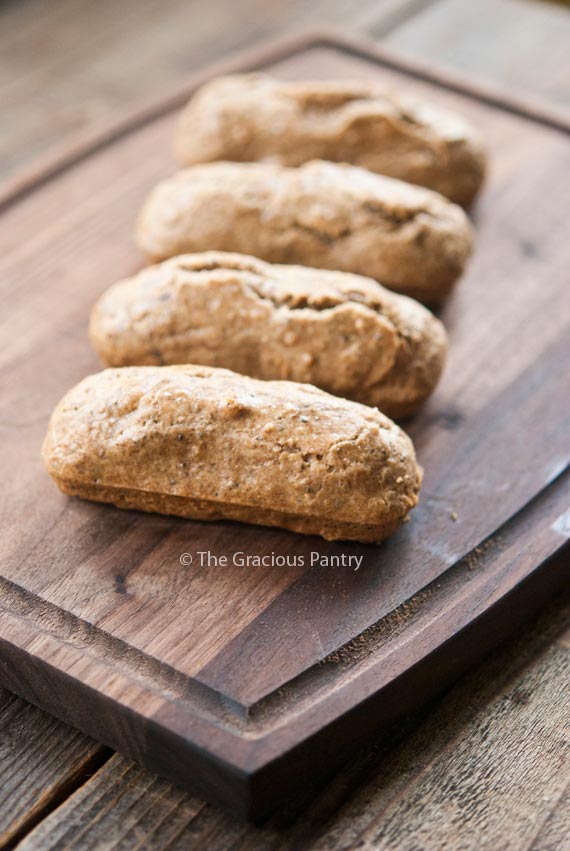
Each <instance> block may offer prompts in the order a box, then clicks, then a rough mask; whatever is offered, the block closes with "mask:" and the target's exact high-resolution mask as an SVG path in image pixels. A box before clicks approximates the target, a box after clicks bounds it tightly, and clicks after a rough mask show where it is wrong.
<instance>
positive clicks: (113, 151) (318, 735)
mask: <svg viewBox="0 0 570 851" xmlns="http://www.w3.org/2000/svg"><path fill="white" fill-rule="evenodd" d="M252 68H266V69H268V70H270V71H271V72H273V73H275V74H276V75H278V76H283V77H285V78H302V77H320V78H340V77H346V76H348V77H359V76H363V77H367V78H372V79H378V80H380V81H382V82H385V83H388V84H395V85H396V86H398V87H399V88H400V89H402V90H406V91H411V92H414V93H416V94H418V95H425V96H426V97H429V98H430V99H432V100H433V101H434V102H436V103H440V104H441V105H442V106H449V107H451V108H453V109H457V110H459V111H460V112H462V113H464V114H465V115H466V116H467V117H468V118H470V119H472V120H473V122H474V123H475V124H476V125H478V126H479V127H480V128H481V130H482V131H483V133H484V135H485V137H486V139H487V141H488V144H489V147H490V152H491V162H492V164H491V170H490V176H489V180H488V184H487V186H486V188H485V191H484V193H483V195H482V197H481V199H480V201H479V202H478V204H477V206H476V208H475V209H474V210H473V217H474V221H475V225H476V228H477V231H478V247H477V252H476V255H475V257H474V259H473V262H472V263H471V265H470V268H469V272H468V274H467V275H466V277H465V278H464V279H463V281H462V282H461V284H460V286H459V287H458V289H457V292H456V294H455V295H454V296H453V297H452V298H451V299H450V300H449V302H448V303H447V305H446V306H445V309H444V310H443V312H442V316H443V319H444V321H445V323H446V325H447V327H448V329H449V333H450V338H451V350H450V357H449V365H448V367H447V369H446V371H445V374H444V377H443V381H442V383H441V386H440V388H439V389H438V391H437V392H436V393H435V395H434V396H433V398H432V399H431V400H430V402H429V403H428V404H427V405H426V407H425V409H424V410H423V412H422V413H421V414H420V415H419V416H417V417H416V418H415V419H414V420H413V421H411V422H410V423H408V424H407V428H408V430H409V432H410V434H411V435H412V437H413V439H414V441H415V443H416V447H417V451H418V455H419V460H420V462H421V464H422V465H423V467H424V468H425V483H424V487H423V491H422V494H421V501H420V505H419V507H418V508H417V510H416V511H414V512H413V516H412V519H411V521H410V522H409V523H408V524H406V525H405V526H404V527H403V528H402V529H401V531H400V532H398V534H396V535H395V536H394V537H393V538H392V539H391V540H389V541H388V542H386V543H385V544H383V545H382V546H363V545H350V544H347V545H339V544H327V543H325V542H323V541H321V540H318V539H316V538H305V537H302V536H297V535H294V534H291V533H286V532H280V531H274V530H269V529H263V528H256V527H248V526H239V525H235V524H230V523H214V524H206V523H193V522H190V521H183V520H179V519H174V518H168V517H160V516H152V515H144V514H139V513H136V512H126V511H120V510H118V509H115V508H112V507H109V506H104V505H96V504H90V503H87V502H81V501H79V500H75V499H68V498H66V497H64V496H62V495H61V494H60V493H59V492H58V491H57V490H56V488H55V486H54V485H53V484H52V482H51V481H50V480H49V478H48V477H47V475H46V473H45V472H44V470H43V467H42V463H41V460H40V454H39V453H40V445H41V442H42V439H43V437H44V434H45V431H46V425H47V421H48V417H49V414H50V412H51V409H52V407H53V406H54V405H55V403H56V402H57V401H58V399H59V398H60V397H61V396H62V394H63V393H64V392H65V391H66V390H67V389H68V388H69V387H71V386H72V385H73V384H75V383H76V382H77V381H79V380H80V379H81V378H82V377H83V376H85V375H86V374H88V373H90V372H93V371H96V370H97V369H99V364H98V362H97V358H96V357H95V355H94V354H93V353H92V352H91V350H90V347H89V344H88V341H87V320H88V315H89V310H90V308H91V305H92V304H93V302H94V300H95V298H96V297H97V296H98V295H99V294H100V293H101V292H102V291H103V290H104V289H105V288H106V287H107V286H108V285H109V284H111V283H112V282H114V281H115V280H116V279H117V278H119V277H121V276H125V275H129V274H131V273H133V272H134V271H135V270H136V269H138V268H139V267H141V266H142V265H143V259H142V258H141V256H140V255H139V254H138V252H137V250H136V249H135V248H134V246H133V243H132V233H133V224H134V220H135V216H136V213H137V211H138V209H139V207H140V205H141V202H142V201H143V199H144V198H145V196H146V194H147V192H148V191H149V190H150V188H151V187H152V186H153V184H154V183H155V182H156V181H157V180H159V179H160V178H162V177H164V176H165V175H168V174H169V173H171V172H172V170H173V169H174V162H173V158H172V154H171V149H172V136H173V130H174V125H175V121H176V117H177V111H178V108H179V107H180V106H181V105H182V103H183V102H184V101H185V100H186V98H187V97H188V95H189V94H190V93H191V91H192V89H193V88H194V86H195V85H197V84H198V83H200V82H203V81H204V80H205V79H207V78H208V76H211V74H213V73H214V70H215V71H216V72H219V71H221V70H224V71H228V70H247V69H252ZM214 70H212V71H211V72H210V73H208V74H204V75H202V76H201V78H200V79H199V80H195V81H194V83H193V84H192V85H189V86H188V87H187V88H186V89H185V91H184V92H177V93H175V94H174V95H171V96H169V97H168V98H167V99H165V100H163V101H161V102H160V103H159V104H157V105H155V106H153V107H151V108H149V109H146V110H144V111H143V112H138V113H137V114H136V115H133V116H130V117H128V118H127V119H125V120H123V121H122V122H121V124H120V125H117V126H115V127H114V128H111V129H110V130H108V131H107V132H104V133H102V134H100V135H99V136H97V137H95V138H93V139H91V140H90V141H87V142H85V143H84V144H82V145H81V146H77V147H76V148H75V149H74V150H71V151H68V152H66V153H64V154H62V156H61V157H60V158H58V159H55V160H54V161H53V162H51V163H48V164H44V165H43V166H42V167H41V168H37V169H36V170H35V171H34V173H28V174H27V175H23V176H22V177H21V178H20V179H18V181H16V182H14V183H13V184H12V186H11V187H6V188H5V190H4V193H3V196H2V199H1V203H2V207H3V214H2V226H1V228H0V267H1V274H0V285H1V288H2V293H3V296H2V314H1V323H2V341H1V354H0V358H1V363H0V370H1V373H0V376H1V383H2V397H1V398H2V412H1V422H0V428H1V436H2V453H1V465H2V466H1V473H2V538H1V544H0V547H1V570H0V682H1V683H2V684H3V685H5V686H7V687H8V688H9V689H11V690H13V691H14V692H16V693H18V694H20V695H22V696H23V697H25V698H27V699H28V700H30V701H32V702H33V703H36V704H37V705H39V706H41V707H43V708H44V709H46V710H48V711H49V712H52V713H53V714H55V715H57V716H59V717H60V718H63V719H65V720H66V721H68V722H70V723H71V724H74V725H76V726H77V727H79V728H80V729H82V730H84V731H85V732H86V733H88V734H90V735H92V736H94V737H95V738H97V739H100V740H101V741H103V742H106V743H107V744H109V745H111V746H112V747H114V748H116V749H118V750H119V751H122V752H123V753H125V754H127V755H129V756H131V757H134V758H135V759H137V760H139V761H140V762H141V763H143V764H144V765H146V766H148V767H149V768H151V769H153V770H156V771H158V772H160V773H161V774H164V775H166V776H167V777H170V778H171V779H173V780H174V781H176V782H178V783H180V784H182V785H184V786H187V787H189V788H190V789H192V790H194V791H195V792H197V793H198V794H200V795H202V796H205V797H207V798H209V799H211V800H212V801H215V802H217V803H219V804H221V805H223V806H225V807H227V808H229V809H230V810H232V811H233V812H236V813H241V814H244V815H247V816H250V817H260V816H262V815H263V814H264V813H266V812H268V811H269V810H270V809H271V808H272V807H273V806H275V805H276V803H277V802H279V801H280V800H282V799H283V798H284V797H286V796H287V795H288V793H289V792H290V791H292V790H293V789H295V788H297V787H298V785H299V783H300V782H305V781H306V780H307V779H315V780H316V779H318V777H319V776H320V775H324V774H325V773H326V772H327V771H329V770H330V768H331V767H332V766H333V765H334V764H335V763H337V762H338V761H339V760H341V759H343V758H344V757H345V756H346V755H347V754H348V753H349V751H350V750H351V749H352V748H354V747H355V746H356V745H357V744H359V743H361V742H363V741H364V740H365V739H366V738H367V737H368V736H370V735H371V734H372V733H373V732H375V731H376V730H378V729H380V728H381V727H382V726H383V725H385V724H386V723H387V722H389V721H390V720H392V719H394V718H396V717H398V716H400V715H401V714H402V713H405V712H407V711H409V710H411V709H413V708H414V707H416V706H417V705H418V704H419V703H420V702H422V701H425V700H426V699H427V698H428V697H429V696H430V695H432V694H434V693H435V692H436V691H437V690H440V689H442V688H443V687H444V686H445V685H446V684H448V683H449V682H450V681H451V679H452V678H453V677H456V676H457V675H458V674H459V673H460V672H461V671H463V670H465V668H466V667H467V666H468V665H470V664H472V663H473V662H474V661H475V660H476V659H478V658H480V657H481V655H482V654H483V653H485V652H487V651H488V650H489V649H490V648H491V647H492V646H493V645H495V644H496V643H497V642H499V641H500V640H502V639H503V638H504V637H505V636H506V635H507V634H508V632H509V631H510V630H512V629H513V628H514V627H516V626H517V625H519V624H521V623H522V622H523V621H524V618H526V617H528V616H529V615H530V613H531V612H533V611H534V610H536V609H537V607H538V606H539V605H540V604H541V603H542V602H543V600H544V599H545V598H546V597H547V596H548V595H549V594H552V593H554V592H555V590H556V588H557V587H559V586H560V585H561V583H562V582H564V581H565V580H566V579H567V577H568V562H569V561H570V554H569V550H568V549H567V548H566V549H565V544H566V542H567V540H568V536H569V535H570V512H569V511H568V507H569V492H570V487H569V476H568V473H567V467H568V457H569V454H570V435H569V423H568V408H569V400H570V382H569V378H570V369H569V348H570V333H569V321H570V315H569V314H570V307H569V294H568V287H569V274H570V273H569V270H570V239H569V237H568V231H567V227H568V222H569V221H570V192H569V190H568V175H569V174H570V144H569V136H568V132H569V131H568V127H567V126H565V124H564V121H563V119H561V118H560V117H556V116H554V115H549V114H547V113H546V112H545V111H541V110H540V109H539V108H536V107H532V108H531V107H529V108H526V107H521V106H520V105H518V104H514V103H512V102H507V101H504V100H502V99H501V98H500V97H498V96H496V95H494V94H492V93H489V92H483V91H479V90H474V89H473V88H472V87H471V86H466V85H463V84H461V83H458V82H457V81H456V80H455V78H454V79H445V78H443V77H441V76H436V75H434V74H432V73H428V72H425V71H423V70H421V69H418V68H414V67H411V66H410V65H408V64H405V65H404V64H403V63H401V62H400V61H399V60H394V59H393V58H390V57H386V55H384V54H382V53H379V52H376V51H375V50H374V49H373V48H371V47H366V46H362V45H359V44H355V43H353V42H347V41H345V40H339V39H336V38H334V37H330V36H329V37H310V38H304V39H296V40H294V41H292V42H291V41H289V42H288V43H286V44H284V43H281V44H280V45H278V46H275V45H273V46H272V47H268V48H264V49H262V50H259V51H257V52H256V53H253V54H249V55H248V56H247V57H245V58H242V59H241V60H239V61H236V62H234V63H233V64H231V65H226V66H225V67H223V68H221V67H219V68H217V69H214ZM200 551H202V552H206V551H209V552H211V553H212V554H213V555H214V556H216V557H220V556H223V555H226V556H228V557H229V561H230V563H229V564H228V565H226V566H220V565H217V566H216V565H211V566H209V567H207V566H203V567H201V566H200V565H199V564H197V553H198V552H200ZM236 552H243V553H244V554H246V555H254V556H255V555H257V556H262V555H264V554H268V553H275V554H277V555H279V556H287V555H289V556H297V557H299V556H301V555H302V556H304V559H305V566H301V565H300V564H297V566H296V567H288V568H275V567H263V566H262V567H253V566H249V567H243V566H239V565H234V564H232V563H231V560H232V556H233V554H234V553H236ZM311 552H315V553H319V554H320V555H322V556H326V557H329V556H333V555H340V554H343V553H344V554H345V556H349V555H352V556H362V565H361V567H360V569H359V570H354V569H353V566H351V567H346V566H345V567H342V566H340V567H330V566H328V567H327V566H325V565H324V564H319V565H314V566H313V567H312V568H311V567H310V566H307V565H308V562H309V559H310V553H311ZM184 553H187V554H190V555H192V556H193V564H191V565H188V564H186V565H184V564H181V555H182V554H184ZM183 560H186V561H188V560H189V559H188V557H187V556H186V557H184V558H183ZM297 560H298V562H299V561H300V559H299V558H298V559H297Z"/></svg>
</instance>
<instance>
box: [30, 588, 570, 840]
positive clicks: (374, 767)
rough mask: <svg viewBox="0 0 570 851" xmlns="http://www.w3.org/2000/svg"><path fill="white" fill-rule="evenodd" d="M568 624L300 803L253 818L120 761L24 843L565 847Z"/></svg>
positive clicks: (513, 654) (563, 608) (490, 669)
mask: <svg viewBox="0 0 570 851" xmlns="http://www.w3.org/2000/svg"><path fill="white" fill-rule="evenodd" d="M569 623H570V607H569V603H568V601H567V600H566V601H560V602H558V603H557V604H556V605H554V606H552V607H551V608H550V610H549V611H548V612H547V613H546V614H545V615H544V616H543V617H542V618H541V619H540V620H539V621H538V622H537V623H536V624H535V625H534V626H533V627H532V629H530V630H526V631H525V633H524V634H522V635H521V636H520V637H518V638H517V639H516V640H514V641H512V642H510V643H509V644H507V645H506V646H505V647H504V648H503V649H502V650H501V652H500V653H498V654H497V655H496V656H495V657H494V658H493V659H491V660H490V661H488V662H486V663H485V664H484V665H482V666H480V668H479V669H478V670H477V671H476V672H475V673H474V674H473V675H471V676H470V677H469V678H465V680H464V681H462V682H461V683H460V684H458V685H457V686H456V687H455V688H454V689H453V690H452V691H451V692H450V693H449V694H448V695H447V696H446V698H445V699H443V700H442V701H441V702H440V703H438V704H437V705H435V706H434V707H432V709H431V711H430V712H429V714H428V715H427V717H426V718H425V720H424V721H423V723H422V725H421V726H420V727H419V728H418V729H417V731H416V732H415V734H413V735H412V736H411V737H409V738H407V739H406V740H405V742H403V743H401V744H398V741H399V739H400V738H401V736H402V735H403V733H404V732H406V730H407V729H408V730H409V727H410V725H416V726H417V725H418V722H419V720H420V718H418V717H417V716H416V717H415V718H413V719H410V721H408V722H407V725H401V726H400V727H399V728H397V729H395V730H393V731H391V736H390V738H387V737H386V736H384V737H383V738H382V739H377V740H376V741H375V742H374V743H373V746H372V747H369V748H367V749H366V750H365V751H362V752H361V753H359V754H358V755H357V756H356V757H355V758H354V759H353V760H352V761H351V762H350V763H349V764H348V765H347V766H346V767H345V768H344V769H343V771H342V772H341V773H340V774H339V775H337V776H336V777H335V778H334V779H333V780H332V782H331V783H330V784H329V786H328V787H327V789H326V790H325V791H324V792H323V793H322V794H321V795H320V796H319V797H318V798H317V799H316V800H315V801H314V802H313V803H312V804H311V805H310V806H309V807H308V809H307V806H306V803H305V804H304V805H302V806H301V809H300V811H299V809H298V808H290V809H289V810H282V811H280V812H279V813H278V814H276V815H275V816H274V817H273V819H272V820H271V821H270V822H268V823H267V824H266V825H264V826H263V827H260V828H259V827H258V828H255V827H248V826H246V825H245V824H244V823H243V822H240V821H237V820H234V819H231V818H229V817H228V816H225V815H223V814H222V813H220V812H219V811H217V810H216V809H214V808H212V807H210V806H208V805H205V804H202V803H200V802H199V801H198V800H197V799H195V798H193V797H192V796H190V795H188V794H187V793H183V792H181V791H180V790H179V789H177V788H176V787H174V786H172V785H170V784H169V783H167V782H166V781H162V780H159V779H158V778H156V777H155V776H154V775H151V774H149V773H148V772H146V771H144V770H142V769H139V768H137V767H136V766H135V765H134V764H132V763H130V762H128V761H126V760H124V759H123V758H122V757H119V756H115V757H113V759H111V760H110V761H109V762H108V763H106V764H105V766H104V767H103V768H102V769H101V770H100V771H99V772H98V773H97V774H96V775H95V776H94V777H92V778H91V779H90V780H89V781H88V782H87V783H85V784H84V786H83V787H82V788H81V789H80V790H79V791H78V792H77V793H75V794H74V795H72V796H71V797H70V798H69V800H68V801H67V802H66V803H65V804H64V805H63V806H62V807H61V808H60V809H59V810H58V811H57V812H54V813H53V814H52V815H51V816H49V817H48V818H46V819H45V820H44V822H43V823H42V824H41V825H39V826H38V827H37V828H36V829H35V830H34V831H33V832H32V833H31V834H30V835H29V836H28V838H27V839H26V841H25V842H23V843H22V844H21V845H20V846H19V848H20V851H37V850H38V849H42V851H49V849H56V848H61V847H65V848H68V849H69V851H75V849H77V851H79V849H81V851H84V849H85V851H88V849H92V848H101V847H103V848H105V849H108V851H115V849H119V848H120V849H121V851H130V849H135V848H140V847H144V846H145V844H146V847H150V846H152V848H154V849H156V851H163V849H164V851H166V849H169V851H177V849H184V851H192V849H194V848H196V849H202V848H215V849H216V851H224V849H230V848H231V849H233V851H270V850H271V851H277V849H291V848H295V849H309V848H311V849H320V851H340V849H352V848H356V847H358V848H382V849H396V848H397V849H398V851H400V849H401V851H412V849H417V848H422V849H424V851H440V849H441V848H442V847H444V846H445V848H446V849H449V851H460V849H461V851H465V849H473V851H475V849H482V851H495V849H497V848H501V849H503V848H504V849H512V851H519V849H521V848H525V849H533V851H546V849H553V851H554V849H556V851H560V850H561V849H564V848H565V847H567V846H566V845H565V843H566V840H567V837H568V835H569V829H570V821H569V811H568V808H567V806H565V803H566V802H567V794H568V783H569V782H570V740H569V738H568V736H567V732H568V721H569V719H568V714H567V710H566V701H565V700H564V686H565V682H566V681H567V678H568V675H569V673H570V671H569V666H570V652H569V650H568V648H566V647H565V646H564V643H563V641H562V640H558V639H559V636H560V634H561V631H562V630H564V629H565V628H566V629H567V628H568V625H569ZM420 717H421V716H420Z"/></svg>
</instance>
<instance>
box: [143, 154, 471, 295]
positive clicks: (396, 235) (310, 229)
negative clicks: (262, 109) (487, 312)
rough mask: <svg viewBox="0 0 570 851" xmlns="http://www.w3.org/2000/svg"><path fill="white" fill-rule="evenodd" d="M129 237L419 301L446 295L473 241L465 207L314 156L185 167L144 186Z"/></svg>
mask: <svg viewBox="0 0 570 851" xmlns="http://www.w3.org/2000/svg"><path fill="white" fill-rule="evenodd" d="M137 240H138V243H139V245H140V247H141V248H142V249H143V250H144V251H145V252H146V253H147V254H148V255H149V256H150V257H151V258H153V259H155V260H164V259H166V258H167V257H173V256H175V255H177V254H185V253H190V252H199V251H209V250H219V251H234V252H237V253H240V254H253V255H255V256H256V257H260V258H262V259H263V260H267V261H269V262H270V263H294V264H299V265H303V266H316V267H320V268H324V269H339V270H341V271H344V272H354V273H356V274H359V275H366V276H367V277H370V278H375V279H376V280H377V281H380V282H381V283H382V284H384V286H387V287H389V288H390V289H393V290H397V291H399V292H402V293H404V294H405V295H411V296H413V297H415V298H418V299H419V300H420V301H427V302H435V301H439V300H441V299H442V298H443V297H444V296H445V295H447V293H448V292H449V291H450V289H451V288H452V286H453V284H454V283H455V281H456V280H457V278H458V277H459V275H460V274H461V273H462V271H463V269H464V267H465V264H466V262H467V259H468V257H469V255H470V253H471V249H472V242H473V238H472V231H471V227H470V225H469V222H468V219H467V217H466V215H465V213H464V212H463V210H462V209H461V208H460V207H458V206H457V205H456V204H452V203H451V202H450V201H448V200H447V199H446V198H443V197H442V196H441V195H437V194H436V193H434V192H430V190H428V189H423V188H422V187H419V186H411V185H410V184H408V183H403V182H402V181H399V180H392V179H391V178H389V177H381V176H380V175H377V174H371V173H370V172H368V171H365V170H364V169H360V168H355V167H354V166H349V165H339V164H336V163H328V162H322V161H315V162H311V163H307V164H306V165H304V166H301V167H300V168H284V167H282V166H276V165H266V164H263V163H210V164H209V165H200V166H194V167H193V168H189V169H186V170H185V171H182V172H179V173H178V174H177V175H175V176H174V177H172V178H170V179H169V180H165V181H164V182H162V183H160V184H159V185H158V186H157V187H156V189H155V190H154V191H153V192H152V194H151V196H150V198H149V199H148V201H147V203H146V205H145V206H144V209H143V211H142V214H141V216H140V218H139V222H138V228H137Z"/></svg>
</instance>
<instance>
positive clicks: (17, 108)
mask: <svg viewBox="0 0 570 851" xmlns="http://www.w3.org/2000/svg"><path fill="white" fill-rule="evenodd" d="M425 3H426V0H419V2H418V0H388V2H387V3H386V2H385V3H383V4H382V5H381V6H380V7H379V6H378V4H377V3H376V2H374V0H350V2H348V0H313V2H311V3H306V2H304V0H287V2H284V0H274V2H272V3H260V2H259V0H232V2H227V0H210V1H209V2H207V3H204V2H201V0H193V2H185V0H163V2H157V0H122V2H121V3H115V2H112V0H100V2H97V3H92V2H89V0H52V2H46V0H27V2H24V3H8V4H4V3H3V4H1V5H0V32H1V33H2V50H1V52H0V109H1V112H2V114H3V115H7V114H9V115H10V121H5V122H3V123H2V128H1V130H0V163H1V166H0V176H2V175H3V174H4V175H6V174H8V173H9V172H11V171H13V170H14V169H17V168H18V167H19V166H21V165H23V164H25V163H26V162H28V161H29V160H30V159H32V158H34V157H37V156H39V155H41V154H43V153H44V152H46V151H48V150H50V149H51V148H53V147H56V146H57V145H58V144H60V143H61V142H62V141H64V140H67V139H71V138H73V137H74V136H75V135H76V134H78V133H80V132H82V131H85V130H86V129H87V128H89V127H92V126H94V125H96V124H98V123H103V122H105V121H106V120H108V119H110V118H111V117H112V116H114V115H120V113H121V110H123V109H125V108H132V107H133V105H134V104H135V103H137V102H144V101H146V100H148V99H149V98H152V97H153V96H156V95H157V94H158V93H161V92H162V91H166V90H168V89H169V88H171V87H172V88H173V87H175V86H176V85H179V84H180V83H181V82H182V81H183V80H184V79H186V78H187V77H188V76H189V74H190V73H191V72H192V71H193V70H194V69H196V68H198V67H200V66H201V65H204V64H206V63H208V62H211V61H212V60H213V59H215V58H218V57H220V56H223V55H224V54H226V53H227V52H228V51H231V50H235V49H237V48H241V47H245V46H247V45H249V44H253V42H255V41H256V40H258V39H261V38H266V37H269V36H271V35H273V34H274V33H276V32H285V31H287V30H290V29H292V28H295V29H296V28H298V27H302V26H311V25H313V26H322V25H323V22H325V21H326V23H327V25H328V26H334V25H338V26H342V27H343V29H346V28H349V29H351V30H359V29H362V27H359V23H358V22H359V19H360V18H361V17H363V20H364V26H365V27H366V28H367V27H369V26H374V27H377V28H380V29H382V25H383V21H386V23H387V25H392V26H395V25H396V24H397V23H399V22H400V21H401V20H403V19H405V16H406V14H408V13H413V12H415V11H416V10H417V8H419V7H420V6H424V5H425Z"/></svg>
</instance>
